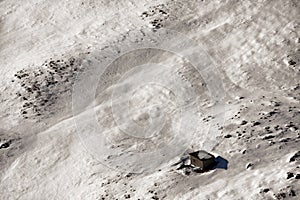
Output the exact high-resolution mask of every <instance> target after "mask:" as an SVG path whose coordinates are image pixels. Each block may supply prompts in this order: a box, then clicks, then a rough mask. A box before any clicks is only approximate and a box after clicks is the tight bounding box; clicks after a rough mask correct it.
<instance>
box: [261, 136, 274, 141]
mask: <svg viewBox="0 0 300 200" xmlns="http://www.w3.org/2000/svg"><path fill="white" fill-rule="evenodd" d="M274 137H275V136H274V135H267V136H265V137H264V138H263V140H269V139H272V138H274Z"/></svg>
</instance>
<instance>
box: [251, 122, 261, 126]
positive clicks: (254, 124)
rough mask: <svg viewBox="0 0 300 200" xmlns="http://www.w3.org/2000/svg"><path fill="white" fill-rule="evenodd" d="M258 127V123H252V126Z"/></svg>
mask: <svg viewBox="0 0 300 200" xmlns="http://www.w3.org/2000/svg"><path fill="white" fill-rule="evenodd" d="M257 125H260V122H253V124H252V126H257Z"/></svg>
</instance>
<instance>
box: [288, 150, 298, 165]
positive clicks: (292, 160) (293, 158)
mask: <svg viewBox="0 0 300 200" xmlns="http://www.w3.org/2000/svg"><path fill="white" fill-rule="evenodd" d="M296 160H300V151H298V152H297V153H295V154H294V155H293V156H292V157H291V158H290V162H294V161H296Z"/></svg>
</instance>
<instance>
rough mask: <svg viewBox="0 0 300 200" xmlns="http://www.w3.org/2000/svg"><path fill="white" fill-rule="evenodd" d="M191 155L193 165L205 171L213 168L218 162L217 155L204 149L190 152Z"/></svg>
mask: <svg viewBox="0 0 300 200" xmlns="http://www.w3.org/2000/svg"><path fill="white" fill-rule="evenodd" d="M189 156H190V162H191V166H193V167H199V168H200V169H201V170H204V171H206V170H210V169H212V168H213V167H214V166H215V164H216V161H215V156H214V155H212V154H210V153H208V152H206V151H203V150H200V151H195V152H193V153H190V154H189Z"/></svg>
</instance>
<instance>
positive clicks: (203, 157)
mask: <svg viewBox="0 0 300 200" xmlns="http://www.w3.org/2000/svg"><path fill="white" fill-rule="evenodd" d="M190 156H193V157H196V158H199V159H200V160H208V159H212V158H215V157H214V156H213V155H212V154H210V153H208V152H206V151H204V150H200V151H195V152H192V153H190Z"/></svg>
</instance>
